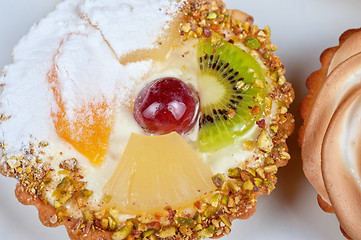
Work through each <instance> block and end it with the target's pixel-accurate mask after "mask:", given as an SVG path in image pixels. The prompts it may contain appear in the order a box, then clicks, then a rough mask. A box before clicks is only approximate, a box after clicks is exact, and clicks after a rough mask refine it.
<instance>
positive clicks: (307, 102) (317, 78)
mask: <svg viewBox="0 0 361 240" xmlns="http://www.w3.org/2000/svg"><path fill="white" fill-rule="evenodd" d="M360 31H361V28H356V29H349V30H346V31H345V32H343V33H342V34H341V36H340V37H339V45H338V46H334V47H330V48H327V49H326V50H324V51H323V52H322V53H321V55H320V63H321V67H320V69H318V70H316V71H314V72H312V73H311V74H310V76H309V77H308V78H307V79H306V87H307V89H308V93H307V95H306V96H305V97H304V98H303V99H302V100H301V103H300V105H299V108H298V113H299V115H300V116H301V118H302V119H303V120H304V122H303V125H302V126H301V127H300V129H299V131H298V136H297V142H298V145H299V146H300V147H301V152H302V142H303V141H304V133H305V128H306V126H307V121H308V118H309V115H310V113H311V110H312V107H313V103H314V101H315V99H316V96H317V94H318V92H319V90H320V89H321V87H322V85H323V83H324V82H325V81H326V78H327V73H328V69H329V66H330V64H331V61H332V58H333V56H334V55H335V53H336V52H337V50H338V49H339V48H340V47H341V45H342V44H343V43H344V42H345V41H346V40H347V39H348V38H349V37H350V36H351V35H353V34H354V33H356V32H360ZM304 171H305V170H304ZM305 175H306V172H305ZM310 183H311V182H310ZM311 184H312V185H313V183H311ZM317 202H318V205H319V207H320V208H321V209H322V210H323V211H324V212H326V213H332V214H334V213H335V211H334V209H333V207H332V205H331V204H329V203H327V202H326V201H325V200H324V199H323V198H322V196H321V195H319V194H318V193H317ZM340 231H341V233H342V234H343V235H344V236H345V238H347V239H348V240H352V238H351V237H350V236H349V235H348V234H347V233H346V232H345V230H344V229H343V228H342V226H341V225H340Z"/></svg>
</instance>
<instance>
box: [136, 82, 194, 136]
mask: <svg viewBox="0 0 361 240" xmlns="http://www.w3.org/2000/svg"><path fill="white" fill-rule="evenodd" d="M198 111H199V96H198V93H197V92H196V90H195V89H194V88H193V87H192V86H191V85H187V84H185V83H184V82H182V81H181V80H179V79H177V78H172V77H167V78H161V79H157V80H155V81H153V82H151V83H149V84H148V85H147V86H146V87H145V88H143V90H142V91H141V92H140V93H139V95H138V97H137V99H136V101H135V106H134V117H135V120H136V121H137V122H138V124H139V125H140V126H141V127H143V128H144V129H145V130H147V131H148V132H151V133H157V134H167V133H170V132H173V131H176V132H177V133H179V134H184V133H187V132H189V131H190V130H191V129H192V128H193V126H194V124H195V123H196V120H197V116H198Z"/></svg>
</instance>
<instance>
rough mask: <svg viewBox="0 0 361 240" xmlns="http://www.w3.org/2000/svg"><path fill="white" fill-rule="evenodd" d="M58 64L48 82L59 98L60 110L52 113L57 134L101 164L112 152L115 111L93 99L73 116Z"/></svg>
mask: <svg viewBox="0 0 361 240" xmlns="http://www.w3.org/2000/svg"><path fill="white" fill-rule="evenodd" d="M57 71H58V70H57V65H56V63H54V64H53V66H52V69H51V71H50V72H49V74H48V82H49V84H50V87H51V90H52V92H53V94H54V96H55V101H56V104H57V107H58V108H57V111H53V112H52V120H53V123H54V126H55V129H56V133H57V135H58V136H59V137H60V138H62V139H63V140H65V141H66V142H68V143H70V144H71V145H72V146H73V147H74V148H75V149H76V150H77V151H78V152H79V153H81V154H82V155H84V156H85V157H87V158H88V159H89V161H90V162H91V163H92V164H93V165H100V164H101V163H102V162H103V161H104V160H105V156H106V153H107V149H108V142H109V138H110V134H111V129H112V126H113V110H112V107H111V106H110V105H111V104H110V103H108V102H107V101H105V100H99V99H97V100H92V101H89V102H88V103H87V104H83V105H82V104H79V106H77V107H76V108H75V109H73V110H72V114H69V113H68V112H67V109H66V107H65V106H66V102H65V101H64V100H63V98H62V92H61V85H60V81H59V77H58V72H57Z"/></svg>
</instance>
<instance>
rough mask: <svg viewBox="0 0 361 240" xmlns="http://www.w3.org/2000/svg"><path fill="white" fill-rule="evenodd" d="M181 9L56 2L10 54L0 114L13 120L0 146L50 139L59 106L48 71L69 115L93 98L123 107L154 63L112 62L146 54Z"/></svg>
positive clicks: (113, 1) (158, 1) (1, 80)
mask: <svg viewBox="0 0 361 240" xmlns="http://www.w3.org/2000/svg"><path fill="white" fill-rule="evenodd" d="M179 4H180V3H176V2H175V1H174V2H170V1H168V0H155V1H141V0H135V1H121V0H108V1H100V0H65V1H64V2H62V3H60V4H59V5H58V6H57V7H56V8H55V10H54V11H53V12H52V13H50V14H49V15H48V16H47V17H46V18H44V19H43V20H41V21H40V22H39V23H38V24H36V25H35V26H34V27H33V28H32V29H31V30H30V32H29V34H28V35H26V36H25V37H23V38H22V40H21V41H20V42H19V44H18V45H17V47H16V48H15V49H14V63H13V64H11V65H9V66H7V67H5V69H4V73H3V74H2V75H1V77H0V84H5V87H4V90H3V91H2V93H1V94H0V103H1V104H0V114H6V115H8V116H10V117H11V118H10V119H9V120H7V121H4V122H1V123H0V124H1V129H0V131H1V132H0V142H6V143H7V144H8V151H9V152H11V151H14V152H16V151H19V150H21V148H22V147H23V146H24V145H25V146H26V145H28V143H29V142H30V141H33V140H34V139H37V140H39V141H44V140H45V141H51V140H54V139H56V134H55V129H54V123H53V122H52V117H51V116H52V113H53V112H56V111H57V110H59V109H57V108H59V106H58V105H57V104H56V101H55V96H54V93H53V92H52V91H51V84H50V83H51V81H49V74H50V73H51V71H52V70H54V69H55V71H56V73H57V77H58V81H59V85H60V89H61V91H60V92H61V98H62V100H63V101H64V103H65V106H66V107H65V109H66V112H67V115H68V116H72V114H71V112H72V111H74V110H75V109H77V107H79V106H80V105H85V104H84V103H86V102H89V101H90V102H92V101H97V99H100V101H102V100H104V99H106V101H113V100H115V101H116V104H118V105H119V104H129V102H131V99H130V94H131V92H132V91H133V90H134V88H135V86H136V84H137V83H138V82H139V81H140V80H141V79H142V77H144V76H145V75H146V74H147V73H148V72H149V71H150V69H151V68H152V61H151V60H144V61H139V62H132V63H128V64H126V65H122V64H121V63H119V61H118V57H119V56H120V55H122V54H125V53H128V52H131V51H134V50H136V49H142V48H152V47H153V43H154V41H155V40H156V39H157V38H158V37H159V36H160V35H161V34H162V30H163V29H166V28H167V25H168V21H170V20H171V15H172V14H173V13H175V11H176V10H177V9H178V5H179ZM150 19H151V20H150ZM89 21H90V22H91V23H90V22H89ZM108 24H109V25H108ZM143 29H146V30H143Z"/></svg>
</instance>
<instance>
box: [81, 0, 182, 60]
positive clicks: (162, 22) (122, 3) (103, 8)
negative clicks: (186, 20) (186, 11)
mask: <svg viewBox="0 0 361 240" xmlns="http://www.w3.org/2000/svg"><path fill="white" fill-rule="evenodd" d="M179 5H180V3H177V2H176V1H173V2H169V0H146V1H144V0H132V1H129V0H107V1H104V0H85V1H84V5H83V6H82V9H81V11H82V13H83V14H84V16H86V17H87V18H88V19H89V21H90V22H91V24H93V25H94V26H96V27H97V28H99V30H100V31H101V32H102V34H103V35H104V37H105V39H107V41H108V42H109V44H110V46H111V47H112V48H113V49H114V51H115V52H116V54H117V56H118V57H121V56H122V55H124V54H126V53H129V52H132V51H135V50H138V49H151V48H154V46H155V45H154V43H155V42H156V41H157V39H158V38H159V37H160V36H161V34H162V30H165V29H167V28H168V27H169V25H168V24H169V21H170V20H171V19H172V15H174V13H175V12H176V11H177V9H178V7H179ZM124 46H127V47H124Z"/></svg>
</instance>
